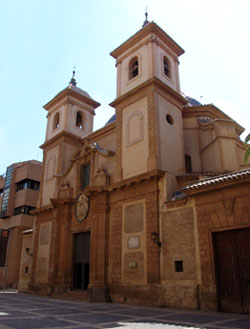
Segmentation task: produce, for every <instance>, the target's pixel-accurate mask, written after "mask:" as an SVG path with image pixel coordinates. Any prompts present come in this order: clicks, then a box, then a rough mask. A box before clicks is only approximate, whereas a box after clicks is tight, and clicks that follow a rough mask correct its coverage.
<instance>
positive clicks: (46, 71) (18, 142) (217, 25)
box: [0, 0, 250, 173]
mask: <svg viewBox="0 0 250 329" xmlns="http://www.w3.org/2000/svg"><path fill="white" fill-rule="evenodd" d="M146 6H147V7H148V13H149V17H148V19H149V20H150V21H151V20H153V21H155V22H156V23H157V24H158V25H160V27H161V28H162V29H163V30H165V31H166V32H167V33H168V34H169V35H170V36H171V37H172V38H173V39H174V40H175V41H176V42H177V43H178V44H179V45H180V46H181V47H182V48H184V50H185V54H184V55H182V56H181V57H180V81H181V89H182V91H183V92H185V93H186V94H187V95H190V96H192V97H195V98H196V99H198V100H199V101H201V102H202V103H213V104H215V105H216V106H217V107H219V108H220V109H221V110H222V111H224V112H225V113H227V114H228V115H229V116H231V117H232V118H233V119H234V120H236V121H237V122H238V123H239V124H241V125H243V126H244V127H245V128H246V132H250V99H249V94H250V61H249V53H250V40H249V39H250V19H249V17H250V2H249V1H248V0H237V1H235V0H227V1H226V0H219V1H218V0H189V1H187V0H175V1H168V0H147V1H144V0H137V1H135V0H133V1H132V0H106V1H104V0H95V1H93V0H71V1H68V0H67V1H65V0H60V1H59V0H50V1H48V0H42V1H40V0H22V1H20V0H8V1H1V4H0V31H1V39H0V40H1V51H0V72H1V75H0V90H1V107H0V111H1V118H0V154H1V158H0V173H4V172H5V170H6V167H7V166H8V165H10V164H12V163H14V162H19V161H25V160H30V159H38V160H40V161H41V160H42V151H41V149H39V146H40V145H41V144H43V142H44V138H45V130H46V111H45V110H44V109H43V108H42V107H43V105H44V104H46V103H47V102H48V101H49V100H50V99H51V98H53V97H54V96H55V94H56V93H58V92H59V91H60V90H62V89H64V88H65V87H66V86H67V85H68V83H69V81H70V79H71V76H72V70H73V67H74V66H75V67H76V79H77V86H78V87H80V88H82V89H84V90H86V91H87V92H88V93H89V94H90V95H91V97H92V98H94V99H95V100H96V101H98V102H100V103H101V106H100V107H99V108H97V110H96V116H95V129H99V128H100V127H102V126H103V125H104V124H105V122H106V121H107V120H108V119H109V117H110V116H111V115H112V114H113V112H114V110H113V109H112V108H111V107H110V106H109V105H108V104H109V103H110V102H112V101H113V100H114V99H115V94H116V68H115V60H114V59H113V58H112V57H111V56H110V55H109V53H110V52H111V51H112V50H114V49H115V48H116V47H117V46H119V45H120V44H121V43H123V42H124V41H125V40H126V39H128V38H129V37H130V36H131V35H133V34H134V33H136V32H137V31H138V30H139V29H140V28H141V26H142V23H143V21H144V18H145V17H144V12H145V7H146ZM201 97H202V98H201ZM245 135H246V133H244V134H243V136H242V138H244V137H245Z"/></svg>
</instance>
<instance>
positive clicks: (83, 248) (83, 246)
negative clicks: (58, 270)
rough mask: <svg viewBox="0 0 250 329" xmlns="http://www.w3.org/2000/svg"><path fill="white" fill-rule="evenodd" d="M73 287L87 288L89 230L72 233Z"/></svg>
mask: <svg viewBox="0 0 250 329" xmlns="http://www.w3.org/2000/svg"><path fill="white" fill-rule="evenodd" d="M73 266H74V267H73V270H74V274H73V289H83V290H86V289H88V284H89V267H90V232H82V233H77V234H74V264H73Z"/></svg>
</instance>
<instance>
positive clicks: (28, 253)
mask: <svg viewBox="0 0 250 329" xmlns="http://www.w3.org/2000/svg"><path fill="white" fill-rule="evenodd" d="M25 251H26V254H27V255H29V256H33V254H30V248H26V249H25Z"/></svg>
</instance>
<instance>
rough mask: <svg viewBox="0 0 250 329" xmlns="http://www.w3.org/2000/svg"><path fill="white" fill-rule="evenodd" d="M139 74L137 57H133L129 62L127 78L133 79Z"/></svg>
mask: <svg viewBox="0 0 250 329" xmlns="http://www.w3.org/2000/svg"><path fill="white" fill-rule="evenodd" d="M138 74H139V62H138V57H133V58H132V59H131V61H130V62H129V80H131V79H133V78H134V77H136V76H137V75H138Z"/></svg>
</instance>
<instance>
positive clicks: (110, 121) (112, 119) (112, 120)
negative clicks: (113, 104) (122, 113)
mask: <svg viewBox="0 0 250 329" xmlns="http://www.w3.org/2000/svg"><path fill="white" fill-rule="evenodd" d="M115 120H116V114H113V115H112V117H111V118H110V119H109V120H108V121H107V122H106V123H105V126H107V125H109V124H110V123H112V122H114V121H115Z"/></svg>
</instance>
